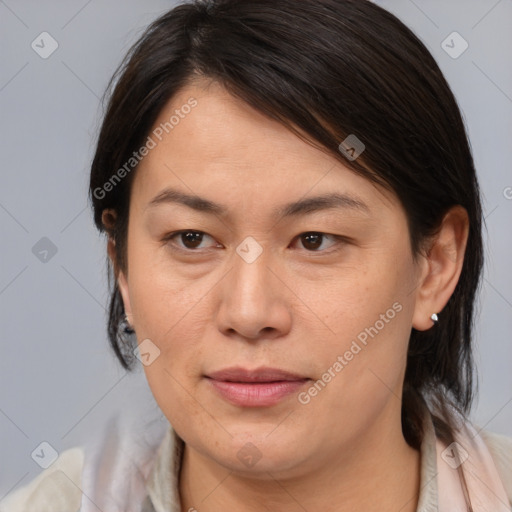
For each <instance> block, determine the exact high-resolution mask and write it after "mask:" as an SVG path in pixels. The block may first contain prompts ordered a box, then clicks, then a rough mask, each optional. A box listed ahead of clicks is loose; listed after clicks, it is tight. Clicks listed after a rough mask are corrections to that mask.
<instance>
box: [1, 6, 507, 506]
mask: <svg viewBox="0 0 512 512" xmlns="http://www.w3.org/2000/svg"><path fill="white" fill-rule="evenodd" d="M115 78H116V81H115V87H114V88H113V92H112V94H111V97H110V100H109V104H108V109H107V112H106V115H105V118H104V122H103V126H102V128H101V132H100V135H99V140H98V144H97V149H96V154H95V157H94V161H93V164H92V169H91V180H90V194H91V200H92V205H93V210H94V219H95V223H96V225H97V227H98V229H99V230H100V231H102V232H103V231H104V232H106V233H107V235H108V245H107V248H108V255H109V258H110V261H111V263H112V271H113V272H112V275H111V277H112V278H113V279H112V283H111V284H112V296H111V303H110V318H109V325H108V332H109V337H110V341H111V344H112V348H113V349H114V351H115V353H116V355H117V356H118V358H119V360H120V363H121V364H122V365H123V366H124V367H125V368H126V369H131V368H133V367H134V365H135V364H136V363H137V364H138V361H137V360H138V359H140V361H141V362H142V364H143V368H144V372H145V375H146V377H147V381H148V384H149V386H150V388H151V391H152V393H153V395H154V397H155V400H156V402H157V403H158V406H159V408H160V409H161V411H162V412H163V414H164V415H165V416H166V418H167V419H168V420H169V422H170V424H171V425H172V427H170V428H169V429H168V430H167V432H166V434H165V436H164V438H163V439H162V441H161V444H160V445H159V446H158V449H155V450H150V449H148V450H147V451H146V452H145V453H144V454H141V455H140V460H139V461H138V463H137V464H136V465H138V466H139V468H138V469H134V468H133V467H131V466H129V467H128V465H126V466H125V467H121V466H120V465H117V466H116V467H117V470H116V471H117V472H114V470H112V471H108V470H106V469H105V467H102V466H101V465H96V466H94V465H93V466H91V465H89V466H87V463H85V464H84V454H83V451H80V450H78V449H77V451H76V452H73V453H70V452H66V454H63V455H62V456H61V458H60V459H59V461H60V462H59V461H58V462H57V463H56V464H58V463H60V465H57V466H55V467H54V468H53V470H52V468H49V470H46V473H43V474H42V475H40V476H39V477H38V481H37V484H36V486H34V485H33V486H32V487H30V488H29V489H24V490H22V492H19V493H18V496H17V497H16V496H15V497H13V501H12V504H11V505H9V504H7V505H5V506H4V509H5V511H6V512H9V511H11V510H28V509H30V510H32V508H30V507H28V506H27V503H30V504H31V505H30V506H33V507H34V510H36V509H37V510H39V511H42V510H55V508H53V509H52V508H51V505H52V504H53V506H54V507H55V504H56V503H57V502H56V501H55V500H56V499H57V497H58V499H60V500H62V501H61V502H59V507H60V508H61V509H62V510H75V509H77V508H78V507H80V506H81V507H82V508H81V510H84V511H85V510H93V509H94V510H97V509H98V508H99V509H101V510H109V511H110V510H137V511H140V510H143V511H146V512H147V511H156V512H163V511H173V512H179V511H194V510H198V511H200V512H214V511H225V510H244V511H251V512H252V511H261V510H279V511H285V512H287V511H296V510H308V511H317V510H325V511H367V510H373V509H376V508H377V507H378V509H379V510H383V511H388V510H389V511H398V510H400V511H402V512H414V511H421V512H427V511H434V510H441V511H445V512H448V511H449V512H453V511H459V510H473V511H484V510H486V511H489V510H493V511H495V512H502V511H509V510H510V509H511V503H512V482H511V476H510V475H511V473H512V439H510V438H507V437H505V436H499V435H497V434H492V433H490V432H486V431H478V430H477V428H474V427H473V426H472V425H471V424H470V423H469V421H468V420H467V417H468V414H469V411H470V406H471V402H472V397H473V381H472V375H473V360H472V339H473V305H474V300H475V294H476V292H477V289H478V284H479V278H480V272H481V268H482V238H481V217H482V214H481V205H480V198H479V188H478V182H477V178H476V173H475V168H474V164H473V159H472V155H471V152H470V148H469V144H468V141H467V136H466V132H465V129H464V125H463V122H462V119H461V115H460V112H459V110H458V108H457V104H456V101H455V99H454V97H453V94H452V92H451V91H450V88H449V87H448V85H447V83H446V81H445V79H444V77H443V75H442V73H441V71H440V70H439V68H438V66H437V64H436V63H435V61H434V59H433V58H432V56H431V55H430V54H429V52H428V51H427V50H426V48H425V47H424V45H423V44H422V43H421V42H420V41H419V40H418V38H417V37H416V36H414V35H413V34H412V33H411V31H410V30H409V29H408V28H406V27H405V26H404V25H403V24H402V23H401V22H400V21H399V20H398V19H397V18H395V17H394V16H393V15H391V14H390V13H388V12H386V11H385V10H383V9H381V8H379V7H377V6H376V5H374V4H372V3H370V2H366V1H361V0H302V1H301V2H297V1H295V0H282V1H279V2H273V1H270V0H254V1H253V0H251V1H240V0H220V1H202V2H194V3H192V2H190V3H186V4H183V5H180V6H178V7H176V8H174V9H172V10H171V11H169V12H168V13H166V14H165V15H163V16H162V17H161V18H159V19H158V20H157V21H156V22H154V23H153V24H152V25H151V26H150V27H149V29H148V30H147V31H146V33H145V34H144V35H143V36H142V38H141V39H140V41H139V42H138V43H137V44H136V45H135V46H134V48H133V50H132V51H131V52H130V53H129V55H128V56H127V58H126V60H125V63H124V64H123V65H122V66H121V67H120V69H119V70H118V72H117V73H116V75H115ZM113 83H114V81H113ZM125 331H126V332H127V333H132V334H134V335H132V336H125V335H124V333H125ZM136 346H138V348H137V349H136ZM134 349H135V350H134ZM109 439H110V438H109ZM113 439H114V438H112V440H113ZM109 443H110V441H109V442H108V443H106V444H105V446H106V447H107V448H108V447H110V448H111V449H112V445H111V444H109ZM119 451H120V450H119ZM148 454H150V455H151V457H149V458H148ZM86 457H87V455H86ZM144 457H146V458H145V459H144V462H143V461H142V459H143V458H144ZM100 459H101V457H100ZM90 467H95V468H96V469H97V472H96V473H95V474H94V475H92V476H91V474H92V473H91V470H90ZM87 468H89V469H87ZM100 468H101V470H100ZM87 471H88V473H87ZM137 471H138V472H137ZM86 473H87V474H88V475H89V480H90V481H91V482H93V483H89V484H87V486H86V487H87V488H84V486H83V482H84V481H85V480H83V479H81V478H80V475H85V474H86ZM121 473H122V474H123V478H124V479H128V480H127V481H129V482H130V485H129V486H127V487H128V489H127V492H126V494H124V495H121V494H122V493H120V492H119V491H116V493H114V492H113V490H112V489H113V488H112V487H111V488H110V489H109V486H110V482H112V481H114V480H116V479H117V480H119V479H120V475H121ZM66 475H72V477H71V476H69V478H67V480H66ZM70 479H71V480H73V481H74V482H75V484H76V485H69V482H68V481H69V480H70ZM89 480H87V481H88V482H89ZM36 487H37V489H36ZM99 489H101V490H102V491H101V492H100V491H99ZM36 491H37V492H38V493H39V494H38V496H39V497H38V498H37V499H36V498H35V496H36ZM82 491H83V492H82ZM105 493H110V494H111V495H112V494H116V495H115V496H113V501H108V502H107V501H105V496H104V494H105ZM111 498H112V496H111ZM16 499H17V500H18V502H17V503H18V504H20V503H21V505H18V507H19V508H16V506H17V505H16V504H15V503H16V501H15V500H16ZM109 499H110V498H109ZM45 500H46V501H45ZM102 500H103V501H102ZM45 503H49V505H48V508H44V507H45V506H46V505H45ZM91 503H92V504H93V505H94V508H93V506H92V505H91ZM106 503H109V505H108V506H107V505H106ZM23 507H25V508H23ZM4 509H2V510H4Z"/></svg>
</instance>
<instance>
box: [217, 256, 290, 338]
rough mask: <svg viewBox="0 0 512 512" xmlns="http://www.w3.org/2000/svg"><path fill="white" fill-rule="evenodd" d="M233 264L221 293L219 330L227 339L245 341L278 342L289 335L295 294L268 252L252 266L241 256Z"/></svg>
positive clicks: (223, 282)
mask: <svg viewBox="0 0 512 512" xmlns="http://www.w3.org/2000/svg"><path fill="white" fill-rule="evenodd" d="M233 260H234V261H233V267H232V268H231V270H230V271H229V272H228V273H227V275H226V276H225V278H224V279H223V280H222V282H221V283H222V285H221V287H220V289H219V293H220V305H219V309H218V314H217V324H218V329H219V330H220V331H221V332H222V333H223V334H224V335H225V336H228V337H232V338H237V337H238V338H242V339H245V340H259V339H275V338H278V337H280V336H283V335H285V334H286V333H288V332H289V331H290V329H291V304H290V303H289V298H290V297H291V296H293V294H292V293H291V291H290V290H289V289H288V288H287V286H286V284H284V281H286V279H283V278H284V277H285V276H280V275H279V274H280V272H279V270H278V269H279V266H278V265H277V264H276V262H272V261H271V258H270V254H269V251H268V250H267V251H265V250H264V251H263V252H262V253H261V254H260V255H259V257H258V258H257V259H256V260H254V261H252V262H249V261H250V260H249V261H246V260H244V259H243V258H242V257H240V256H239V255H238V254H236V255H234V258H233Z"/></svg>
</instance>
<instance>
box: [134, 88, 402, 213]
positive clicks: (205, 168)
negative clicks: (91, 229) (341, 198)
mask: <svg viewBox="0 0 512 512" xmlns="http://www.w3.org/2000/svg"><path fill="white" fill-rule="evenodd" d="M149 136H150V137H151V138H152V140H153V142H154V147H153V148H152V149H151V150H150V151H149V152H148V154H147V156H145V157H144V158H143V159H142V161H141V163H140V164H139V167H138V169H137V172H136V176H135V181H134V183H133V188H134V190H132V192H133V193H134V195H135V196H137V197H138V198H139V199H140V200H141V201H144V202H145V205H147V203H148V202H149V201H151V200H152V199H153V198H154V197H155V196H156V195H157V194H158V193H161V192H162V191H164V189H165V188H167V187H172V188H174V189H175V188H179V189H180V190H181V191H182V192H184V193H188V194H197V195H200V196H201V197H209V196H212V195H214V196H215V197H217V198H219V197H221V198H222V199H223V201H222V202H223V203H225V204H231V205H233V207H235V206H236V205H247V204H248V203H255V202H259V203H260V204H261V205H262V207H263V205H265V204H268V203H269V202H279V203H285V202H286V199H288V202H289V200H290V198H295V199H297V198H300V197H303V196H307V195H318V194H325V193H326V192H329V191H331V192H340V193H350V194H351V195H352V196H353V197H357V198H359V199H361V202H365V203H369V204H370V205H374V206H375V205H377V204H379V203H381V204H383V203H389V201H390V199H391V203H395V202H396V201H395V200H394V198H392V197H390V196H389V193H387V192H386V191H383V190H379V189H377V188H376V187H375V185H374V184H373V183H371V182H370V181H369V180H367V179H366V178H363V177H361V176H360V175H357V174H356V173H354V172H353V171H352V170H351V169H349V168H348V167H347V166H345V165H344V164H343V163H342V162H341V161H340V160H337V159H336V158H334V157H333V156H332V155H329V154H327V153H326V152H324V151H321V150H320V149H318V148H316V147H314V146H313V145H311V144H308V143H307V142H306V141H304V140H302V139H301V138H300V137H298V136H297V135H296V134H294V133H292V132H291V131H290V130H289V129H288V128H287V127H285V126H283V125H282V124H281V123H279V122H277V121H275V120H272V119H269V118H268V117H266V116H264V115H263V114H262V113H260V112H258V111H256V110H255V109H253V108H252V107H251V106H249V105H247V104H246V103H244V102H243V101H242V100H240V99H238V98H236V97H234V96H232V95H230V94H229V93H228V92H227V91H226V90H225V89H224V88H223V87H221V86H220V85H219V84H217V83H215V82H214V83H210V84H208V85H207V86H206V85H205V84H202V83H199V84H195V85H189V86H187V87H185V88H183V89H182V90H180V91H179V92H178V93H177V94H176V95H175V96H174V97H173V98H172V99H171V100H170V101H169V102H168V103H167V104H166V105H165V107H164V108H163V109H162V111H161V112H160V113H159V116H158V118H157V120H156V121H155V123H154V125H153V127H152V130H151V132H150V134H149ZM388 206H389V204H388Z"/></svg>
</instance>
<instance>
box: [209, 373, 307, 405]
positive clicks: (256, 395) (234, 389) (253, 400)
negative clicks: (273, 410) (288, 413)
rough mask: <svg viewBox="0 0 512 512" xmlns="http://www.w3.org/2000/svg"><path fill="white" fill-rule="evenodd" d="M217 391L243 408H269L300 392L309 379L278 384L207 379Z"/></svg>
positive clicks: (284, 381)
mask: <svg viewBox="0 0 512 512" xmlns="http://www.w3.org/2000/svg"><path fill="white" fill-rule="evenodd" d="M207 380H208V381H209V382H210V383H211V385H212V386H213V387H214V388H215V390H216V391H217V392H218V393H219V394H220V395H221V396H222V397H223V398H224V399H226V400H228V401H229V402H231V403H233V404H235V405H240V406H242V407H268V406H271V405H275V404H277V403H278V402H280V401H281V400H282V399H283V398H285V397H287V396H289V395H291V394H292V393H296V392H298V391H299V390H300V389H301V388H302V387H303V386H304V384H305V383H306V382H307V380H308V379H303V380H282V381H278V382H254V383H250V382H228V381H223V380H214V379H210V378H208V379H207Z"/></svg>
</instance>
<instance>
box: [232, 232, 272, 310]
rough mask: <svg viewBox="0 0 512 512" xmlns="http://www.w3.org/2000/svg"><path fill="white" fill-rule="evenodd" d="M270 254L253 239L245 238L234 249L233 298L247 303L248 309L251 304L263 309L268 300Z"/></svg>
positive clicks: (270, 288) (270, 290) (270, 286)
mask: <svg viewBox="0 0 512 512" xmlns="http://www.w3.org/2000/svg"><path fill="white" fill-rule="evenodd" d="M270 252H271V251H270V250H269V249H268V248H266V249H264V248H263V246H262V245H261V244H260V243H259V242H257V241H256V239H255V238H253V237H247V238H245V239H244V240H243V241H242V242H241V243H240V244H239V245H238V247H237V248H236V255H234V262H233V263H234V265H233V267H234V268H233V270H232V276H231V279H232V280H231V286H233V296H234V297H236V298H237V299H238V300H242V301H247V302H248V303H249V304H248V307H250V303H251V302H253V303H254V304H253V305H254V306H257V307H258V308H261V307H263V306H264V303H265V302H266V301H268V300H269V297H267V295H269V294H271V293H272V288H273V287H272V283H271V282H270V281H271V277H272V276H271V274H272V273H271V272H270V270H269V268H268V266H269V265H270V261H269V256H270ZM261 301H263V302H261ZM256 302H257V303H258V304H256Z"/></svg>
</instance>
